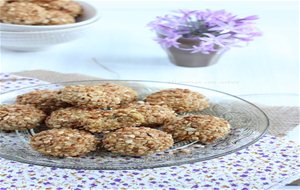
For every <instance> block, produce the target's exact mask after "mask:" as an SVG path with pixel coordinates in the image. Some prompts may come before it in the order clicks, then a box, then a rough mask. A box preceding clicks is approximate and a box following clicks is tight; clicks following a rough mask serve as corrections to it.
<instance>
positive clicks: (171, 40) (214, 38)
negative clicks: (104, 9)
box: [148, 9, 262, 54]
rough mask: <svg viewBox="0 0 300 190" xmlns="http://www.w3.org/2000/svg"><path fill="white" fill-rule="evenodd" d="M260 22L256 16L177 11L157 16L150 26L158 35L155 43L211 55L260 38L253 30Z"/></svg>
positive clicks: (210, 11)
mask: <svg viewBox="0 0 300 190" xmlns="http://www.w3.org/2000/svg"><path fill="white" fill-rule="evenodd" d="M257 19H258V17H257V16H255V15H253V16H247V17H243V18H238V17H237V16H236V15H233V14H232V13H229V12H226V11H225V10H217V11H212V10H209V9H208V10H205V11H199V10H177V11H173V13H172V14H169V15H164V16H159V17H157V18H156V20H154V21H152V22H150V23H149V24H148V27H150V28H151V29H152V30H154V31H155V32H156V33H157V34H158V38H156V39H155V41H157V42H158V43H159V44H160V45H161V46H162V47H164V48H170V47H175V48H179V49H181V50H186V51H189V52H191V53H199V52H200V53H204V54H209V53H212V52H215V51H217V52H218V53H219V52H220V51H224V50H227V49H229V48H231V47H241V46H240V45H238V44H239V43H240V42H246V43H248V42H249V41H252V40H253V39H254V38H255V37H258V36H261V34H262V33H261V32H260V31H259V30H258V29H257V28H256V27H254V20H257ZM184 38H185V39H189V40H192V41H194V42H195V43H194V44H192V45H187V44H185V43H184V42H183V41H181V40H180V39H184ZM195 44H198V45H195Z"/></svg>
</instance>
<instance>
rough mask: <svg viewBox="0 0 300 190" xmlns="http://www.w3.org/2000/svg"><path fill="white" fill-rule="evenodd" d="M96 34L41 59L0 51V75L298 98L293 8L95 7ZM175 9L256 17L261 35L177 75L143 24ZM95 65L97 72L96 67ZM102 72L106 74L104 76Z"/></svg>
mask: <svg viewBox="0 0 300 190" xmlns="http://www.w3.org/2000/svg"><path fill="white" fill-rule="evenodd" d="M91 2H92V3H94V4H95V5H97V7H98V9H99V10H100V14H101V17H102V18H101V21H100V22H98V27H97V28H95V29H94V30H92V31H90V33H89V35H86V36H85V37H84V38H82V39H80V40H78V41H76V42H72V43H68V44H64V45H61V46H57V47H54V48H52V49H49V50H47V51H41V52H31V53H20V52H9V51H6V50H1V71H2V72H15V71H21V70H31V69H48V70H54V71H61V72H78V73H85V74H90V75H94V76H99V77H103V78H110V79H112V78H114V79H140V80H159V81H171V82H178V83H190V84H194V85H199V86H205V87H209V88H214V89H218V90H222V91H225V92H229V93H233V94H249V93H275V92H276V93H298V90H299V89H298V86H299V64H298V63H299V57H298V51H299V47H298V41H299V37H298V33H299V29H298V28H299V18H298V17H297V14H298V6H297V5H298V3H297V2H296V1H294V2H291V1H287V2H280V1H274V2H262V1H260V2H259V3H258V2H237V1H235V2H230V1H225V2H224V1H222V2H216V1H213V2H209V1H202V2H196V1H194V2H192V1H189V2H184V1H182V2H176V3H172V2H164V3H162V2H150V3H145V2H132V3H130V2H123V3H122V2H110V3H105V2H100V1H91ZM179 8H192V9H195V8H198V9H206V8H210V9H226V10H228V11H231V12H234V13H236V14H238V15H240V16H247V15H252V14H257V15H259V16H260V18H261V19H260V21H259V23H258V25H259V27H260V28H261V30H262V31H263V33H264V36H263V37H260V38H257V40H256V41H254V42H253V43H250V45H249V46H248V47H245V48H235V49H232V50H230V51H228V52H226V54H225V55H224V56H223V57H222V58H221V60H220V61H219V63H217V64H216V65H214V66H211V67H206V68H181V67H176V66H174V65H172V64H171V63H169V61H168V59H167V57H166V54H165V53H164V51H163V50H162V49H161V48H160V47H159V46H158V45H157V44H156V43H155V42H154V41H152V39H151V38H152V37H154V34H153V33H152V32H151V31H149V29H148V28H146V24H147V23H148V22H149V21H151V20H152V19H153V18H154V17H155V16H157V15H162V14H164V13H167V12H168V11H169V10H174V9H179ZM93 59H97V60H98V62H99V63H101V64H102V66H100V65H98V64H96V63H95V62H94V61H93ZM105 68H108V69H107V70H106V69H105Z"/></svg>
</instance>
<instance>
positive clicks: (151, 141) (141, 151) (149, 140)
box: [102, 127, 173, 156]
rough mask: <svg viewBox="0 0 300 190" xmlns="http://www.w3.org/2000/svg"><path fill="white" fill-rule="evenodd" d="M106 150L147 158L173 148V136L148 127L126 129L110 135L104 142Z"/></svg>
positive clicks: (105, 137) (107, 135)
mask: <svg viewBox="0 0 300 190" xmlns="http://www.w3.org/2000/svg"><path fill="white" fill-rule="evenodd" d="M102 143H103V146H104V148H105V149H106V150H108V151H111V152H113V153H118V154H121V155H129V156H145V155H149V154H154V153H156V152H161V151H164V150H167V149H168V148H170V147H171V146H173V139H172V136H171V135H169V134H167V133H165V132H163V131H160V130H156V129H151V128H146V127H126V128H121V129H118V130H117V131H114V132H111V133H108V134H106V135H105V136H104V139H103V141H102Z"/></svg>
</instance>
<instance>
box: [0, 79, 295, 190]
mask: <svg viewBox="0 0 300 190" xmlns="http://www.w3.org/2000/svg"><path fill="white" fill-rule="evenodd" d="M45 83H47V82H44V81H40V80H37V79H30V78H24V77H18V76H13V75H10V74H4V73H2V74H0V86H1V92H4V91H7V90H13V89H19V88H21V87H26V86H31V85H36V84H45ZM0 151H1V150H0ZM299 155H300V147H299V146H298V145H296V144H295V143H294V142H291V141H289V140H287V139H285V138H279V137H275V136H271V135H265V136H264V137H263V138H262V139H261V140H259V141H258V142H257V143H255V144H254V145H252V146H250V147H248V148H245V149H243V150H241V151H238V152H236V153H232V154H230V155H227V156H223V157H220V158H216V159H212V160H209V161H204V162H198V163H194V164H185V165H180V166H173V167H164V168H156V169H145V170H114V171H113V170H72V169H60V168H55V167H43V166H36V165H29V164H23V163H19V162H14V161H10V160H6V159H2V158H0V189H1V190H4V189H56V190H59V189H77V190H79V189H167V190H175V189H214V190H217V189H232V190H234V189H243V190H246V189H259V190H261V189H272V188H275V187H280V186H283V185H285V184H288V183H290V182H292V181H293V180H296V179H298V178H300V173H299V171H300V161H299Z"/></svg>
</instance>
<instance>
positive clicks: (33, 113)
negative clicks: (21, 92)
mask: <svg viewBox="0 0 300 190" xmlns="http://www.w3.org/2000/svg"><path fill="white" fill-rule="evenodd" d="M45 117H46V115H45V114H44V112H43V111H41V110H39V109H37V108H35V107H33V106H31V105H0V130H4V131H14V130H27V129H32V128H35V127H37V126H39V125H40V124H41V123H42V122H43V121H44V119H45Z"/></svg>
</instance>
